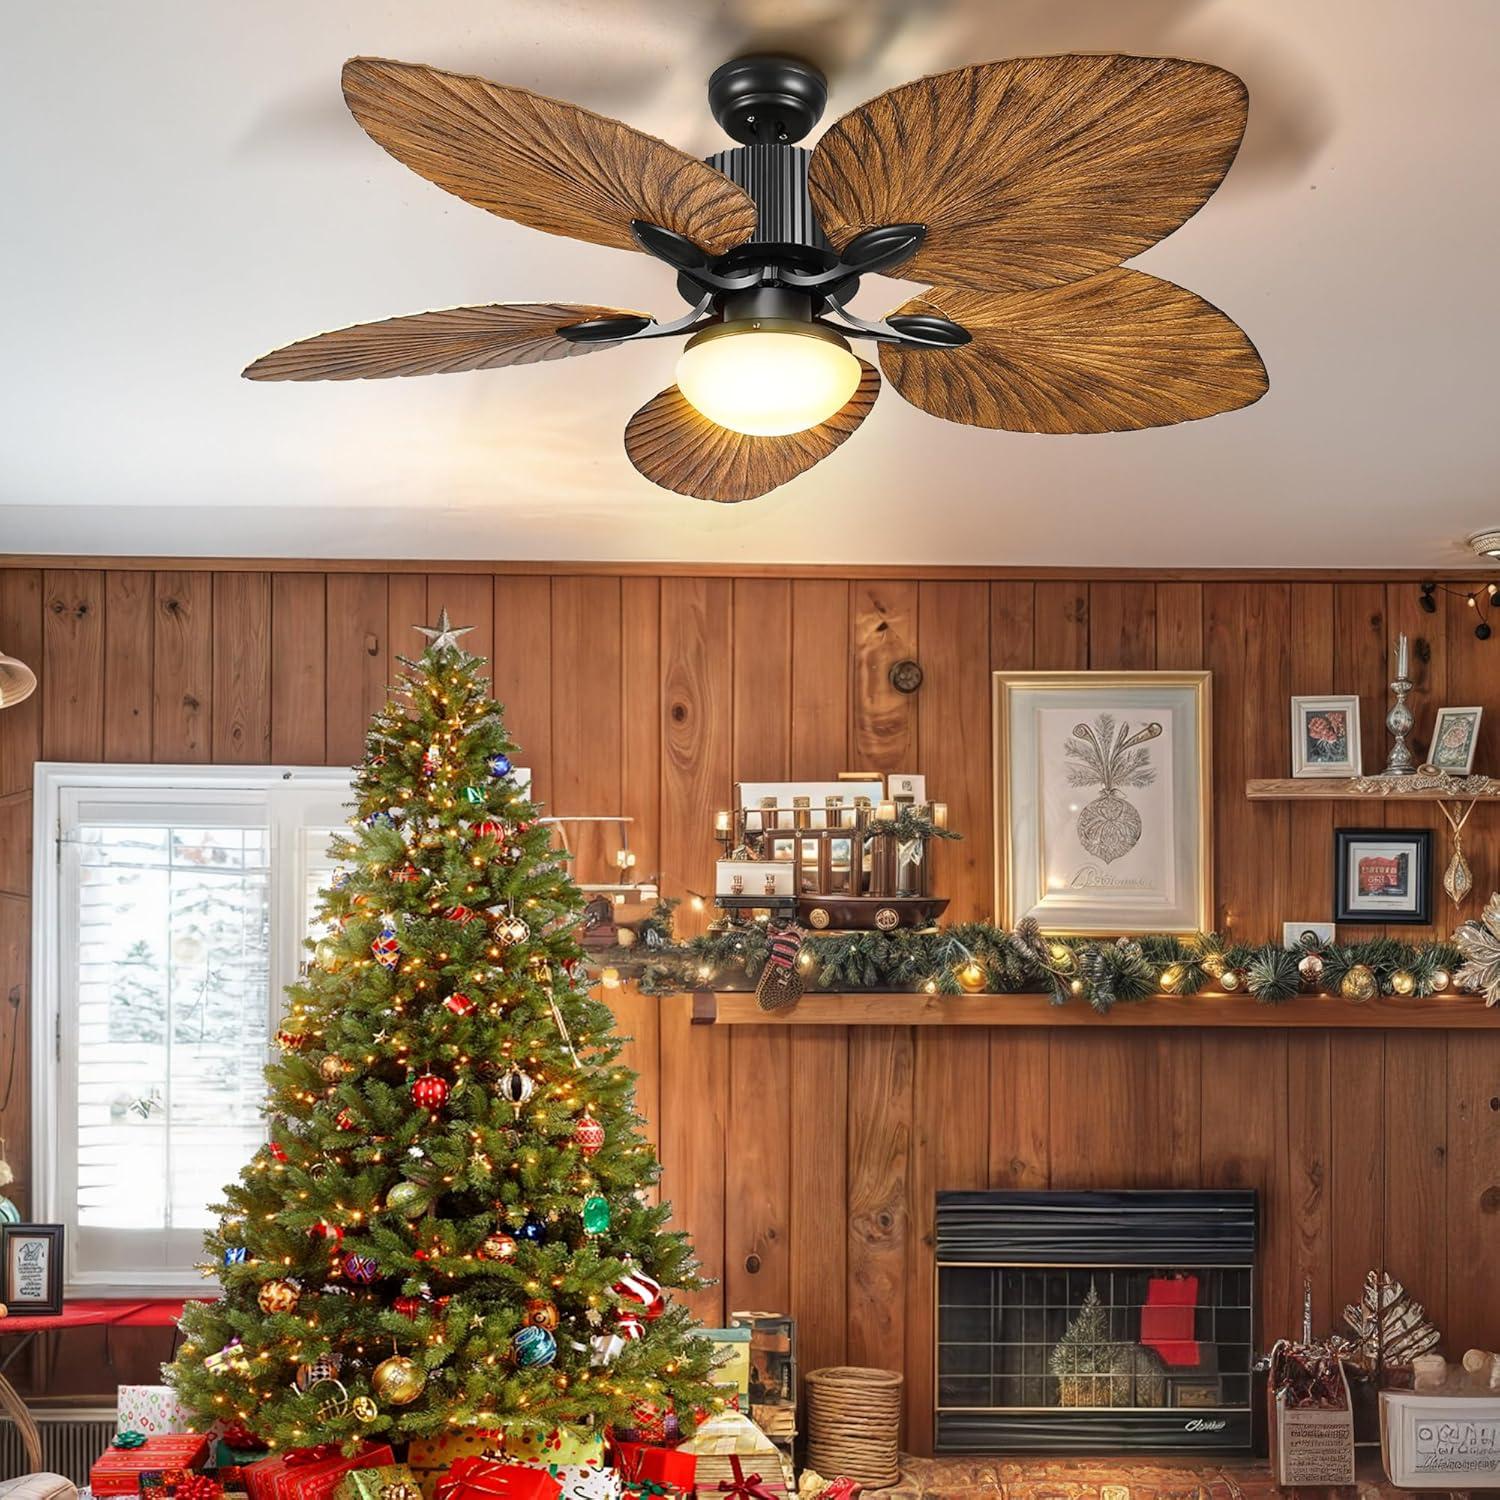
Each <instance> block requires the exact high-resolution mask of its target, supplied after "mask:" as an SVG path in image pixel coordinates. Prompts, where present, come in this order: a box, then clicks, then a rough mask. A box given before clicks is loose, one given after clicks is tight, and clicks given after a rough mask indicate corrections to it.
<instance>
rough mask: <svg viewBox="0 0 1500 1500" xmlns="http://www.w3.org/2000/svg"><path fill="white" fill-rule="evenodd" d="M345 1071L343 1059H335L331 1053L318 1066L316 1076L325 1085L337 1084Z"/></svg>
mask: <svg viewBox="0 0 1500 1500" xmlns="http://www.w3.org/2000/svg"><path fill="white" fill-rule="evenodd" d="M345 1071H346V1068H345V1064H344V1059H343V1058H342V1057H335V1056H334V1055H333V1053H331V1052H330V1053H329V1054H328V1056H327V1057H325V1058H324V1059H323V1061H322V1062H320V1063H319V1064H318V1076H319V1077H321V1078H322V1079H323V1081H324V1082H325V1083H337V1082H338V1081H339V1079H340V1078H342V1077H343V1076H344V1073H345Z"/></svg>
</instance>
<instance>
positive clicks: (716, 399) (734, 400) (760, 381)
mask: <svg viewBox="0 0 1500 1500" xmlns="http://www.w3.org/2000/svg"><path fill="white" fill-rule="evenodd" d="M859 376H860V368H859V361H858V360H857V359H856V358H855V357H854V355H853V354H851V353H850V352H849V346H848V344H846V343H845V342H844V340H843V339H841V338H840V337H839V336H838V334H836V333H834V332H833V330H832V329H825V328H819V327H816V326H813V325H810V324H807V323H798V322H794V321H792V320H790V319H786V320H781V319H770V318H760V319H756V320H755V321H753V322H745V323H743V324H739V325H736V324H734V323H721V324H719V325H718V326H716V327H714V328H706V329H704V331H703V332H702V333H699V334H695V335H694V336H693V337H692V338H691V339H689V340H688V342H687V347H686V348H684V349H683V351H682V356H681V358H680V359H679V360H678V361H677V389H678V390H680V391H681V392H682V394H683V395H684V396H686V397H687V399H688V400H689V401H690V402H691V403H692V405H693V406H694V407H695V408H696V409H697V410H698V411H700V412H702V413H703V415H704V416H705V417H707V418H708V419H709V421H710V422H717V423H718V424H719V426H721V427H728V428H729V429H730V430H731V431H733V432H744V433H749V434H750V435H751V436H753V437H781V436H784V435H785V434H786V433H789V432H802V431H804V430H805V429H807V428H809V427H816V426H817V425H818V423H819V422H826V421H827V420H828V419H829V417H831V416H832V415H833V414H834V413H835V412H836V411H838V410H839V408H840V407H842V406H843V405H845V403H846V402H847V401H848V400H849V398H850V397H851V396H852V395H853V394H854V392H855V390H856V389H857V388H858V386H859Z"/></svg>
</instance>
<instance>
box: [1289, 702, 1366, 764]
mask: <svg viewBox="0 0 1500 1500" xmlns="http://www.w3.org/2000/svg"><path fill="white" fill-rule="evenodd" d="M1359 773H1360V758H1359V695H1358V694H1356V693H1347V694H1342V695H1339V696H1330V695H1327V694H1324V695H1323V696H1321V697H1305V698H1293V699H1292V775H1293V776H1358V775H1359Z"/></svg>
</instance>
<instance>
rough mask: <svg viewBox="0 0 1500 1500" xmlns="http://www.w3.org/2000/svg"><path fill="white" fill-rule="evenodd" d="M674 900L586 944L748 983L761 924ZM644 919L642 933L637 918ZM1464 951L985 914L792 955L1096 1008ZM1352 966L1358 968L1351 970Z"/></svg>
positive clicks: (651, 984)
mask: <svg viewBox="0 0 1500 1500" xmlns="http://www.w3.org/2000/svg"><path fill="white" fill-rule="evenodd" d="M675 904H676V903H675V902H662V903H661V904H660V905H658V907H657V908H656V910H655V911H654V912H653V913H652V915H651V917H650V918H649V919H648V923H646V924H642V927H643V930H642V932H641V934H640V936H641V937H642V939H643V942H642V945H641V946H642V947H644V948H645V949H646V950H647V951H646V952H645V954H644V955H643V954H641V953H640V952H639V951H638V950H635V949H632V950H624V949H619V950H613V951H611V952H610V953H609V954H608V955H604V954H600V953H597V952H595V953H593V954H591V955H590V957H591V959H592V960H593V961H594V962H596V963H601V964H602V963H608V964H609V965H610V966H611V967H614V968H616V969H618V970H619V971H620V972H621V973H622V974H633V975H634V977H635V978H636V979H637V981H638V983H639V985H640V988H641V990H642V991H643V992H644V993H646V994H648V995H670V994H680V993H682V992H684V991H691V990H695V989H703V988H705V987H709V986H712V987H713V988H715V989H722V990H732V989H753V988H754V985H755V981H756V978H757V977H758V976H759V974H760V971H761V968H762V966H763V965H764V964H765V962H766V957H767V954H768V952H769V942H768V932H767V925H766V924H765V923H763V922H746V923H742V924H737V925H732V926H728V927H724V928H720V929H718V930H713V931H710V932H707V933H704V934H703V935H702V936H700V937H695V938H690V939H688V940H687V941H686V942H678V941H677V940H676V938H675V935H674V931H673V925H672V911H673V907H674V906H675ZM648 925H649V927H650V928H651V931H650V933H649V935H648V933H647V932H646V931H645V930H644V929H645V927H646V926H648ZM1309 954H1313V955H1316V957H1317V958H1318V959H1320V960H1321V962H1322V966H1323V967H1322V971H1321V974H1319V975H1317V977H1316V979H1314V980H1309V979H1307V978H1306V977H1305V976H1304V975H1303V973H1302V971H1301V970H1300V969H1299V964H1301V962H1302V960H1303V959H1304V958H1306V957H1307V956H1308V955H1309ZM1462 961H1463V956H1462V954H1461V953H1460V952H1459V950H1458V948H1457V947H1456V946H1455V945H1454V944H1453V943H1451V942H1437V943H1423V944H1417V945H1414V944H1409V943H1402V942H1399V941H1398V940H1396V939H1394V938H1375V939H1373V940H1371V941H1369V942H1362V943H1350V944H1339V943H1329V944H1326V945H1319V944H1317V943H1314V942H1309V941H1304V942H1300V943H1297V944H1295V945H1293V946H1292V947H1290V948H1284V947H1281V946H1279V945H1277V944H1264V945H1248V944H1244V943H1226V942H1225V941H1224V940H1223V939H1222V938H1220V937H1219V935H1218V934H1216V933H1211V932H1210V933H1199V934H1197V935H1195V936H1193V937H1177V936H1172V935H1169V934H1153V935H1148V936H1143V937H1134V938H1120V939H1117V940H1112V941H1103V940H1099V939H1085V938H1068V937H1049V936H1047V935H1046V934H1044V933H1043V932H1042V931H1041V930H1040V928H1039V927H1038V926H1037V924H1036V923H1035V922H1032V921H1030V920H1027V921H1024V922H1022V923H1021V924H1020V925H1019V926H1018V927H1017V928H1016V929H1015V931H1013V932H1012V931H1007V930H1006V929H1004V928H1001V927H996V926H993V925H992V924H991V923H988V922H960V923H955V924H953V925H951V926H947V927H928V928H921V929H915V928H907V927H903V928H898V929H897V930H896V931H894V932H834V933H811V934H809V935H808V937H807V939H806V941H805V942H804V943H803V945H802V951H801V954H800V955H799V958H798V965H799V968H800V971H801V975H802V982H803V987H804V988H805V989H806V990H809V991H817V990H824V991H833V992H851V991H858V990H884V991H890V990H912V991H925V992H926V993H928V994H937V995H958V994H963V993H966V992H968V991H971V990H973V989H974V988H975V986H974V985H973V984H972V983H970V984H968V985H965V984H964V983H962V982H961V980H960V975H961V974H962V975H963V977H964V978H965V979H969V978H971V975H970V972H969V970H970V966H971V965H975V966H977V967H978V968H979V969H980V970H981V971H982V973H983V984H982V986H980V988H981V989H982V990H983V992H985V993H989V994H997V995H1011V994H1028V993H1030V994H1034V993H1036V992H1037V991H1038V990H1040V991H1042V992H1047V991H1050V992H1051V995H1052V998H1053V1001H1054V1003H1056V1004H1059V1005H1061V1004H1063V1003H1065V1002H1068V1001H1074V1000H1081V1001H1083V1002H1084V1003H1085V1004H1087V1005H1090V1006H1092V1007H1093V1008H1094V1009H1095V1010H1097V1011H1099V1012H1100V1013H1101V1014H1103V1013H1105V1012H1107V1011H1109V1010H1110V1009H1111V1008H1112V1007H1113V1006H1115V1005H1117V1004H1121V1003H1129V1002H1131V1001H1135V1000H1144V999H1147V998H1149V997H1151V996H1155V995H1160V994H1163V993H1167V994H1174V995H1196V994H1198V993H1200V992H1201V991H1203V990H1205V989H1208V988H1211V987H1214V988H1223V989H1231V990H1238V991H1243V992H1244V993H1246V994H1248V995H1251V996H1253V997H1254V998H1255V999H1256V1000H1259V1001H1261V1002H1262V1003H1264V1004H1267V1005H1275V1004H1279V1003H1281V1002H1283V1001H1286V1000H1290V999H1292V998H1293V997H1294V996H1296V995H1299V994H1303V993H1311V994H1317V993H1322V994H1338V993H1339V992H1340V986H1341V985H1343V984H1344V983H1345V981H1346V980H1348V979H1349V978H1350V977H1351V974H1353V973H1354V971H1358V970H1362V969H1368V970H1369V971H1370V973H1371V975H1372V976H1373V982H1374V987H1375V991H1376V992H1377V993H1379V994H1382V995H1395V994H1410V995H1414V996H1419V997H1421V996H1428V995H1434V994H1437V993H1440V992H1441V991H1443V990H1446V989H1448V988H1450V986H1453V985H1454V983H1455V978H1456V976H1457V974H1458V970H1459V965H1460V964H1461V963H1462ZM1355 977H1356V978H1357V977H1358V976H1357V975H1355Z"/></svg>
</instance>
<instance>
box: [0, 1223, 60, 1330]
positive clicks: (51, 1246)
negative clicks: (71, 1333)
mask: <svg viewBox="0 0 1500 1500" xmlns="http://www.w3.org/2000/svg"><path fill="white" fill-rule="evenodd" d="M0 1255H3V1258H4V1263H5V1284H4V1287H3V1288H0V1292H3V1295H0V1301H3V1302H4V1303H5V1305H6V1306H7V1307H8V1308H9V1309H10V1310H11V1312H12V1313H14V1314H15V1315H16V1316H17V1317H21V1316H25V1317H33V1318H35V1317H56V1316H57V1314H59V1313H60V1312H61V1311H62V1308H63V1226H62V1225H61V1224H0Z"/></svg>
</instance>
